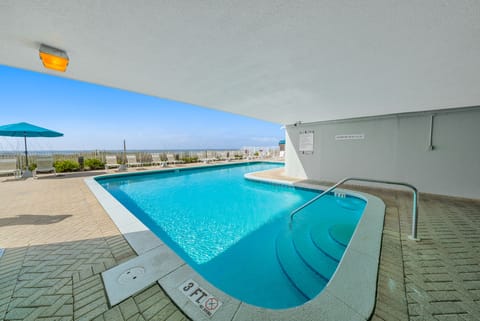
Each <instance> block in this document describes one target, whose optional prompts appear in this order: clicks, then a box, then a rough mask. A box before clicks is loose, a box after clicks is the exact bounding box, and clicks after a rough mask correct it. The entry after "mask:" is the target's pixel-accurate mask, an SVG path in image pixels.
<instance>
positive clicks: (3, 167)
mask: <svg viewBox="0 0 480 321" xmlns="http://www.w3.org/2000/svg"><path fill="white" fill-rule="evenodd" d="M3 174H6V175H9V174H13V175H14V176H15V177H19V176H20V170H19V169H17V159H16V158H6V159H0V175H3Z"/></svg>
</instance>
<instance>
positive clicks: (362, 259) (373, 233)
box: [85, 164, 385, 321]
mask: <svg viewBox="0 0 480 321" xmlns="http://www.w3.org/2000/svg"><path fill="white" fill-rule="evenodd" d="M227 165H229V164H227ZM211 166H218V165H208V167H211ZM220 166H221V165H220ZM201 167H205V166H196V168H201ZM190 168H191V167H190ZM190 168H188V169H190ZM185 169H187V168H185ZM176 170H179V171H181V170H184V169H183V168H179V169H176ZM162 171H171V169H166V170H160V171H158V172H162ZM132 174H133V175H135V174H137V173H132ZM119 175H131V174H124V173H122V174H110V175H102V177H106V176H108V177H115V176H119ZM246 178H247V179H253V180H258V181H262V182H268V183H275V184H281V185H287V186H295V187H303V188H309V189H315V190H324V189H325V188H326V187H325V186H319V185H313V184H306V183H300V182H297V183H292V182H291V181H282V180H278V179H277V180H271V179H266V178H259V177H255V176H254V175H252V174H247V175H246ZM85 183H86V184H87V186H88V187H89V188H90V190H91V191H92V192H93V194H94V195H95V196H96V197H97V199H98V201H99V202H100V204H101V205H102V206H103V208H104V209H105V211H106V212H107V213H108V215H109V216H110V217H111V218H112V220H113V222H114V223H115V224H116V225H117V227H118V229H119V230H120V231H121V233H122V234H123V235H124V237H125V239H126V240H127V242H128V243H130V245H131V247H132V248H133V249H134V250H135V252H136V253H137V254H138V255H139V258H137V259H139V260H140V261H141V260H142V258H143V257H148V256H151V253H152V252H151V251H155V252H157V254H158V257H159V258H160V259H161V260H164V261H165V262H163V263H164V264H162V265H163V266H166V267H168V268H166V269H165V270H164V271H158V272H157V273H158V274H156V276H155V278H156V280H157V282H158V283H159V284H160V286H161V287H162V288H163V289H164V290H165V292H166V293H167V294H168V295H169V296H170V298H171V299H172V300H173V301H174V302H175V303H176V304H177V306H178V307H179V308H180V309H181V310H183V311H184V313H186V314H187V315H188V316H189V317H190V318H192V319H193V320H235V321H239V320H252V319H261V320H325V321H326V320H367V319H368V318H369V317H370V315H371V313H372V311H373V308H374V303H375V293H376V288H377V282H376V281H377V271H378V264H379V255H380V247H381V238H382V230H383V220H384V213H385V204H384V203H383V201H381V200H380V199H379V198H377V197H374V196H372V195H369V194H366V193H360V192H353V191H348V190H343V189H339V190H340V191H342V192H344V193H347V194H349V195H352V196H357V197H360V198H363V199H365V200H366V201H367V205H366V207H365V211H364V214H363V215H362V218H361V219H360V221H359V223H358V226H357V228H356V231H355V233H354V235H353V237H352V240H351V242H350V244H349V245H348V247H347V249H346V251H345V254H344V256H343V258H342V260H341V262H340V264H339V266H338V268H337V271H336V272H335V274H334V275H333V276H332V278H331V280H330V281H329V283H328V284H327V286H326V287H325V288H324V289H323V290H322V292H321V293H320V294H319V295H318V296H317V297H315V298H314V299H312V300H310V301H308V302H306V303H305V304H303V305H301V306H298V307H293V308H288V309H279V310H272V309H266V308H259V307H256V306H252V305H250V304H247V303H245V302H241V301H239V300H238V299H235V298H233V297H231V296H229V295H228V294H226V293H224V292H222V291H221V290H219V289H217V288H216V287H215V286H213V285H211V284H210V283H209V282H208V281H206V280H205V279H204V278H203V277H202V276H201V275H199V274H198V273H196V272H195V271H194V270H193V269H192V268H190V267H189V266H188V265H187V264H186V263H185V262H184V261H183V260H182V259H181V258H179V257H178V256H177V255H176V254H175V253H174V252H173V251H172V250H170V248H168V246H166V245H165V244H164V243H163V242H162V241H161V240H160V239H159V238H158V237H157V236H155V235H154V234H153V233H152V232H151V231H150V230H149V229H148V228H147V227H146V226H145V225H144V224H143V223H141V222H140V221H139V220H138V219H137V218H136V217H135V216H134V215H132V214H131V213H130V212H129V211H128V210H127V209H126V208H125V207H124V206H123V205H122V204H120V202H118V201H117V200H116V199H115V198H114V197H113V196H112V195H111V194H110V193H109V192H107V191H106V190H105V189H104V188H103V187H102V186H101V185H100V184H99V183H98V182H97V181H96V180H95V179H94V178H87V179H85ZM125 264H127V265H128V262H126V263H125ZM135 264H137V262H136V263H135ZM119 272H121V271H119ZM187 280H194V281H195V282H196V283H198V284H199V285H200V286H201V288H203V289H205V290H206V291H208V292H209V293H210V294H211V295H213V296H215V297H216V298H218V299H219V300H220V301H221V302H223V305H222V306H221V308H220V309H219V310H218V311H217V312H216V313H215V314H214V315H213V316H211V317H208V316H207V315H206V314H204V312H203V311H202V310H200V309H199V307H198V306H197V305H195V304H193V303H192V302H191V301H190V300H189V299H188V298H187V297H186V296H185V295H184V293H182V292H181V291H180V290H179V289H178V287H179V286H180V285H182V284H183V283H184V282H185V281H187ZM150 284H151V283H150ZM124 291H125V292H126V291H127V290H124ZM132 294H134V293H130V294H127V295H128V296H130V295H132ZM116 303H118V302H116ZM116 303H113V304H116Z"/></svg>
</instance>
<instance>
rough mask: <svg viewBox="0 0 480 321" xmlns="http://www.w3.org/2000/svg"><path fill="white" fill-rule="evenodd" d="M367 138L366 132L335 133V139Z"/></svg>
mask: <svg viewBox="0 0 480 321" xmlns="http://www.w3.org/2000/svg"><path fill="white" fill-rule="evenodd" d="M357 139H365V134H348V135H335V140H357Z"/></svg>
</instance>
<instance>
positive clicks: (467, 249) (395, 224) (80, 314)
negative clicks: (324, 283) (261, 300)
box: [0, 173, 480, 321]
mask: <svg viewBox="0 0 480 321" xmlns="http://www.w3.org/2000/svg"><path fill="white" fill-rule="evenodd" d="M91 174H93V173H90V174H86V175H91ZM272 176H276V178H279V176H281V173H276V174H275V175H272ZM83 178H84V177H82V175H80V174H74V175H65V176H59V177H54V176H48V175H46V176H44V177H43V178H40V179H38V180H33V179H28V180H24V181H23V180H20V181H12V180H10V179H5V178H2V180H3V181H0V204H2V206H1V207H0V248H4V249H5V252H4V254H3V256H2V257H1V258H0V320H44V321H46V320H92V319H94V320H168V321H180V320H187V318H186V317H185V315H184V314H183V313H182V312H181V311H180V310H179V309H178V308H177V307H176V306H175V305H174V304H173V303H172V302H171V301H170V299H169V298H168V297H167V296H166V295H165V293H164V292H163V290H162V289H161V288H160V287H159V286H158V285H157V284H155V285H152V286H151V287H149V288H147V289H145V290H144V291H142V292H140V293H138V294H137V295H135V296H133V297H131V298H129V299H128V300H126V301H123V302H122V303H121V304H119V305H117V306H115V307H110V306H109V305H108V303H107V300H106V297H105V291H104V288H103V284H102V281H101V278H100V273H101V272H102V271H104V270H106V269H108V268H110V267H112V266H115V265H117V264H118V263H120V262H123V261H125V260H128V259H129V258H132V257H134V256H135V253H134V252H133V251H132V249H131V248H130V246H129V245H128V243H127V242H126V241H125V239H124V238H123V236H121V235H120V233H119V231H118V229H117V228H116V226H115V225H114V224H113V223H112V221H111V220H110V218H109V217H108V215H107V214H106V213H105V212H104V210H103V208H102V207H101V206H100V205H99V204H98V202H97V200H96V199H95V197H94V196H93V195H92V194H91V193H90V191H89V190H88V188H87V187H86V186H85V184H84V182H83ZM361 190H362V191H366V192H369V193H371V194H374V195H377V196H379V197H381V198H382V199H383V200H384V202H385V203H386V204H387V211H386V219H385V226H384V232H383V243H382V253H381V263H380V272H379V278H378V291H377V302H376V307H375V311H374V314H373V316H372V320H385V321H392V320H393V321H394V320H401V321H404V320H415V321H420V320H442V321H447V320H448V321H450V320H480V301H479V300H480V201H473V200H464V199H458V198H448V197H440V196H432V195H421V197H420V209H419V213H420V222H419V236H420V237H421V238H422V241H421V242H418V243H417V242H413V241H410V240H408V239H407V236H408V234H409V233H410V222H409V220H410V208H411V198H410V195H409V194H408V193H404V192H397V191H390V190H380V189H371V188H361Z"/></svg>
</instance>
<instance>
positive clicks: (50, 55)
mask: <svg viewBox="0 0 480 321" xmlns="http://www.w3.org/2000/svg"><path fill="white" fill-rule="evenodd" d="M39 51H40V59H41V60H42V63H43V66H44V67H45V68H47V69H52V70H56V71H61V72H65V70H67V66H68V61H69V59H68V56H67V53H66V52H65V51H63V50H60V49H57V48H53V47H50V46H47V45H43V44H42V45H41V46H40V49H39Z"/></svg>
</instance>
